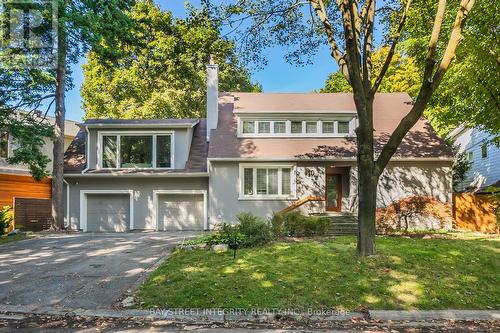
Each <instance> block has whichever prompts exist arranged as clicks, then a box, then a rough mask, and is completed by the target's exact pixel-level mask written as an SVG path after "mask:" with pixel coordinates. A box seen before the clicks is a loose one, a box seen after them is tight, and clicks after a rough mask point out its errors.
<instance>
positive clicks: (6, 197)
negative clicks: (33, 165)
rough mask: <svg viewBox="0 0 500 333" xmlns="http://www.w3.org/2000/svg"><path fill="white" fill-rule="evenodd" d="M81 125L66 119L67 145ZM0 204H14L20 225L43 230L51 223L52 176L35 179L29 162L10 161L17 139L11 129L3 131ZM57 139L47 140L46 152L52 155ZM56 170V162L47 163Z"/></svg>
mask: <svg viewBox="0 0 500 333" xmlns="http://www.w3.org/2000/svg"><path fill="white" fill-rule="evenodd" d="M45 121H47V122H49V123H50V124H53V123H54V121H55V119H54V118H52V117H46V119H45ZM78 131H79V128H78V126H77V124H76V122H74V121H71V120H67V121H66V123H65V138H64V142H65V145H64V146H65V148H67V147H69V145H70V144H71V142H72V141H73V139H74V137H75V135H76V134H77V133H78ZM0 142H1V143H2V144H0V147H1V148H0V189H1V190H0V207H3V206H10V207H13V208H14V221H15V224H16V227H20V226H22V227H23V228H25V229H29V230H39V229H42V228H44V227H46V226H47V224H50V217H51V216H52V211H51V201H50V199H51V196H52V194H51V188H52V180H51V178H50V177H48V178H46V179H44V180H42V181H35V180H34V179H33V178H32V177H31V174H30V171H29V169H28V167H27V166H25V165H22V164H17V165H13V164H9V163H7V158H9V157H10V156H12V154H13V153H14V150H15V149H16V147H17V143H16V142H15V140H14V139H13V137H12V136H10V135H9V133H8V132H1V133H0ZM52 149H53V143H52V140H51V139H49V138H48V139H46V140H45V145H44V147H43V150H42V151H43V153H44V154H45V155H47V156H48V157H49V158H51V156H52ZM47 169H48V171H49V173H51V172H52V162H50V163H49V164H48V167H47Z"/></svg>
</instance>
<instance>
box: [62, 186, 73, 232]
mask: <svg viewBox="0 0 500 333" xmlns="http://www.w3.org/2000/svg"><path fill="white" fill-rule="evenodd" d="M63 182H64V184H66V229H69V227H70V226H71V223H70V221H69V183H68V182H67V181H66V179H63Z"/></svg>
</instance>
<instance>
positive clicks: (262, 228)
mask: <svg viewBox="0 0 500 333" xmlns="http://www.w3.org/2000/svg"><path fill="white" fill-rule="evenodd" d="M236 218H237V220H238V222H239V224H237V225H236V226H235V228H236V230H237V232H239V233H241V234H242V235H244V236H245V238H244V240H243V243H242V244H241V245H242V246H244V247H251V246H256V245H261V244H265V243H268V242H270V241H271V239H272V233H271V228H270V227H269V225H268V224H267V223H266V222H265V221H264V220H262V219H261V218H260V217H258V216H255V215H253V214H252V213H241V214H239V215H238V216H237V217H236Z"/></svg>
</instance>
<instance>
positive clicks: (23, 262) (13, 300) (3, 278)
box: [0, 232, 194, 309]
mask: <svg viewBox="0 0 500 333" xmlns="http://www.w3.org/2000/svg"><path fill="white" fill-rule="evenodd" d="M193 234H194V233H187V232H183V233H181V232H176V233H166V232H139V233H120V234H90V233H81V234H64V235H51V236H46V237H41V238H36V239H29V240H24V241H19V242H14V243H8V244H5V245H2V246H0V304H4V305H32V306H43V307H44V306H51V307H65V308H84V309H99V308H109V307H111V306H112V305H113V304H114V303H115V302H116V301H118V300H119V299H120V298H121V297H122V296H123V294H124V293H126V292H127V290H130V289H131V288H134V287H135V285H136V284H137V283H138V281H139V280H140V279H141V278H142V277H143V276H144V274H145V272H147V271H148V270H149V269H150V268H152V267H153V266H154V265H155V264H156V263H158V261H159V260H160V259H162V258H165V257H166V256H167V255H168V254H169V253H170V251H171V249H172V248H173V247H174V245H175V244H176V243H178V242H179V241H182V239H184V238H186V237H190V236H193Z"/></svg>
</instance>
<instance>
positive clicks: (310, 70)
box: [66, 0, 338, 121]
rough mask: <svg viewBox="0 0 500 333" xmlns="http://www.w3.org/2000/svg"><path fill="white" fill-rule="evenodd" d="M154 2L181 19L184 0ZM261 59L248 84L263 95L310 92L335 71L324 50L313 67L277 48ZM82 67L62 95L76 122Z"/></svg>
mask: <svg viewBox="0 0 500 333" xmlns="http://www.w3.org/2000/svg"><path fill="white" fill-rule="evenodd" d="M220 1H221V2H222V1H223V0H220ZM156 2H157V3H158V4H159V5H160V7H161V8H162V9H164V10H170V11H172V12H173V14H174V15H175V16H178V17H184V16H185V8H184V0H156ZM191 3H193V4H194V5H195V6H198V5H199V0H192V1H191ZM265 55H266V57H267V59H268V65H267V66H266V67H265V68H264V69H262V70H259V71H256V72H253V73H252V80H254V81H258V82H260V83H261V84H262V86H263V88H264V91H265V92H310V91H312V90H314V89H319V88H320V87H322V86H323V83H324V82H325V79H326V77H327V76H328V74H329V73H330V72H334V71H335V70H336V69H337V68H338V67H337V65H336V63H335V62H334V61H333V60H332V58H331V57H330V55H329V52H328V50H326V49H325V50H321V51H320V52H318V54H317V55H316V57H315V58H314V59H313V65H307V66H303V67H297V66H294V65H290V64H288V63H287V62H285V60H284V55H285V50H283V49H281V48H279V47H275V48H272V49H269V50H268V51H266V54H265ZM83 63H85V59H84V58H82V59H81V60H80V62H79V63H78V64H75V65H74V66H73V68H72V70H73V82H74V85H75V87H74V88H73V89H72V90H71V91H69V92H67V95H66V109H67V115H66V117H67V118H68V119H71V120H76V121H80V120H81V119H82V116H83V114H84V111H83V109H82V108H81V97H80V86H81V85H82V83H83V79H84V78H83V73H82V69H81V65H82V64H83Z"/></svg>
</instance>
